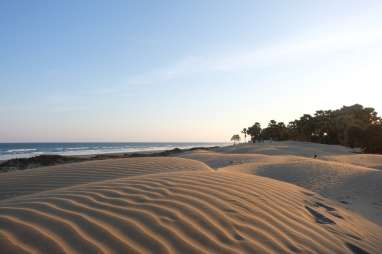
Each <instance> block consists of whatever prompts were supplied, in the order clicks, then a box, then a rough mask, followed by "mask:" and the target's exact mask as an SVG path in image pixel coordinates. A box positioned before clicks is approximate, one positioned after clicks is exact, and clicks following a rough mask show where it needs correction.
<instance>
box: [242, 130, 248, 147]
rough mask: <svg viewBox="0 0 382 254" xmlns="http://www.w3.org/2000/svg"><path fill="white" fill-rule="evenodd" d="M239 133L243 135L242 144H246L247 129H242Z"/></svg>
mask: <svg viewBox="0 0 382 254" xmlns="http://www.w3.org/2000/svg"><path fill="white" fill-rule="evenodd" d="M241 133H243V134H244V143H247V128H244V129H243V130H242V131H241Z"/></svg>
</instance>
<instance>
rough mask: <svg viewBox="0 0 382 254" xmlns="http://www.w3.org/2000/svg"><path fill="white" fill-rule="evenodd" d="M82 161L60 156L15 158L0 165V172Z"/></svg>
mask: <svg viewBox="0 0 382 254" xmlns="http://www.w3.org/2000/svg"><path fill="white" fill-rule="evenodd" d="M83 160H84V159H81V158H77V157H66V156H61V155H39V156H35V157H32V158H17V159H11V160H7V161H4V162H3V163H0V172H4V171H11V170H24V169H29V168H36V167H44V166H52V165H57V164H63V163H71V162H79V161H83Z"/></svg>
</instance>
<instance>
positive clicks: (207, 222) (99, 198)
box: [0, 142, 382, 254]
mask: <svg viewBox="0 0 382 254" xmlns="http://www.w3.org/2000/svg"><path fill="white" fill-rule="evenodd" d="M274 145H275V146H277V147H275V148H273V150H274V151H276V152H275V154H274V155H272V154H271V153H270V151H271V150H272V147H271V146H268V147H267V148H266V149H265V150H266V152H265V153H266V154H261V153H260V154H255V153H257V152H258V151H259V150H263V151H264V149H262V148H261V147H260V145H256V146H253V147H254V148H253V147H251V146H248V145H246V146H238V147H236V148H232V147H227V148H225V149H226V150H224V149H218V151H216V152H202V151H194V152H190V153H186V154H182V155H181V156H183V157H187V158H186V159H184V158H171V157H166V158H132V159H112V160H103V161H90V162H83V163H75V164H66V165H60V166H54V167H47V168H40V169H31V170H25V171H19V172H10V173H4V174H2V175H1V176H2V178H1V179H0V199H1V200H0V252H1V253H350V254H351V253H353V254H354V253H380V251H381V250H382V227H381V226H380V225H378V224H376V223H374V222H372V221H370V220H368V219H366V218H365V214H363V213H362V211H357V210H356V209H353V211H351V210H349V209H347V208H344V207H343V204H341V203H338V202H336V201H333V200H330V199H327V198H324V197H322V196H321V195H320V194H318V193H320V192H323V189H324V190H326V189H325V188H322V187H320V186H321V185H325V184H326V183H329V184H328V186H329V187H330V188H329V187H328V188H329V189H328V190H326V191H327V193H326V192H325V193H324V194H328V193H329V194H330V193H332V192H335V191H343V192H344V193H347V192H351V193H352V194H353V195H354V196H355V195H361V194H362V195H366V194H365V193H363V191H365V192H366V191H370V193H369V195H370V196H373V195H374V196H376V195H379V193H380V192H378V191H380V189H378V188H379V187H378V186H377V184H376V183H377V181H379V180H378V179H377V177H379V175H378V174H377V173H376V172H380V171H379V170H375V169H371V168H367V167H361V166H355V165H352V164H350V163H349V161H346V163H342V162H341V163H339V162H331V161H323V160H312V159H310V158H307V157H309V154H310V153H311V152H312V149H317V148H312V146H311V145H310V144H308V145H307V144H306V143H300V144H298V143H296V142H294V143H292V144H291V153H290V155H292V156H290V155H286V153H285V150H287V149H286V148H285V146H288V142H283V143H280V144H278V143H277V144H275V143H274ZM298 146H301V147H300V148H299V147H298ZM304 146H308V148H307V149H308V150H309V151H308V152H307V151H304V148H303V147H304ZM280 147H283V148H281V150H282V151H283V153H285V154H283V153H281V151H280ZM251 149H252V151H251ZM320 149H321V150H322V151H324V150H325V149H324V148H323V147H320ZM330 149H332V150H336V149H334V148H333V147H330V148H328V150H330ZM338 149H339V151H334V152H328V150H327V151H326V153H325V156H339V155H341V156H342V155H349V154H350V152H349V151H347V150H346V149H345V148H342V147H340V148H338ZM239 150H240V151H239ZM254 150H256V151H254ZM231 153H232V154H231ZM240 153H243V154H240ZM189 158H192V159H194V160H192V159H189ZM197 159H198V160H200V161H204V162H206V163H207V164H209V165H210V166H212V167H214V168H212V167H210V166H208V165H206V164H205V163H203V162H200V161H197ZM221 167H224V168H221ZM278 167H279V168H281V169H277V168H278ZM281 171H283V172H282V173H285V175H287V176H288V177H289V174H290V175H292V177H290V178H291V179H293V178H294V179H298V181H297V180H296V181H292V180H290V179H289V178H288V177H286V178H288V179H282V178H283V177H279V176H277V177H275V175H278V174H279V172H281ZM272 172H273V173H272ZM288 172H289V174H288ZM271 173H272V174H271ZM258 174H262V175H267V174H268V176H269V177H263V176H259V175H258ZM362 176H365V178H364V179H361V177H362ZM272 177H273V178H280V179H282V180H285V181H289V182H291V183H294V184H290V183H286V182H283V181H279V180H275V179H272ZM372 178H373V179H374V178H375V179H376V180H373V179H372ZM357 179H360V180H359V181H357ZM305 183H310V184H306V186H305V187H306V188H302V187H299V186H297V185H301V186H302V185H304V184H305ZM374 183H375V186H374ZM361 184H363V186H364V187H365V189H367V190H362V189H359V188H358V187H359V185H361ZM313 186H314V188H313ZM370 186H374V187H370ZM309 189H311V190H313V191H316V192H318V193H316V192H313V191H311V190H309ZM359 192H362V193H361V194H360V193H359ZM326 196H330V195H326ZM362 197H363V196H362ZM330 198H331V197H330ZM354 211H356V212H359V214H357V213H356V212H354Z"/></svg>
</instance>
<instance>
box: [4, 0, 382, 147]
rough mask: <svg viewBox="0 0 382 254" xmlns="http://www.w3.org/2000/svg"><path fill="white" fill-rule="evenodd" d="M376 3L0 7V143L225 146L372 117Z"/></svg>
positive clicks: (378, 82) (376, 90)
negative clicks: (314, 124)
mask: <svg viewBox="0 0 382 254" xmlns="http://www.w3.org/2000/svg"><path fill="white" fill-rule="evenodd" d="M381 13H382V2H381V1H292V0H290V1H212V0H211V1H0V38H1V40H0V119H1V124H0V142H12V141H225V140H228V139H229V137H230V136H231V135H232V134H233V133H236V132H239V131H240V130H241V129H242V128H243V127H246V126H249V125H251V124H252V123H253V122H255V121H260V122H261V123H263V124H266V123H267V122H268V121H269V120H270V119H276V120H278V121H285V122H287V121H289V120H292V119H294V118H297V117H299V116H300V115H302V114H303V113H314V111H315V110H316V109H330V108H338V107H341V106H342V105H350V104H354V103H361V104H364V105H365V106H373V107H375V108H376V110H377V111H378V112H382V100H381V94H382V93H381V92H382V72H381V70H382V16H381V15H380V14H381Z"/></svg>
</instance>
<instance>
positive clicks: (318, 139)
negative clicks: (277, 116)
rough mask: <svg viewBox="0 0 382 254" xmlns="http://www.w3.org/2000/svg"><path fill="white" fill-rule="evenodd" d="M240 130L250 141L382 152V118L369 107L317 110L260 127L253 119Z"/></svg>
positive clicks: (354, 106)
mask: <svg viewBox="0 0 382 254" xmlns="http://www.w3.org/2000/svg"><path fill="white" fill-rule="evenodd" d="M242 133H243V134H244V136H245V137H246V136H247V135H248V136H250V138H251V141H252V142H258V141H262V140H270V139H271V140H297V141H309V142H315V143H322V144H338V145H344V146H348V147H352V148H355V147H359V148H361V149H362V150H363V151H364V152H367V153H382V119H381V118H380V117H379V116H378V113H377V112H376V111H375V110H374V108H371V107H363V106H362V105H359V104H355V105H352V106H343V107H342V108H340V109H336V110H317V111H316V112H315V114H314V115H310V114H304V115H303V116H301V117H300V118H299V119H296V120H294V121H291V122H289V123H288V124H285V123H284V122H277V121H275V120H271V121H270V122H269V124H268V126H267V127H265V128H262V127H261V125H260V123H258V122H255V123H254V124H253V125H252V126H250V127H248V128H244V129H243V130H242Z"/></svg>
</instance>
